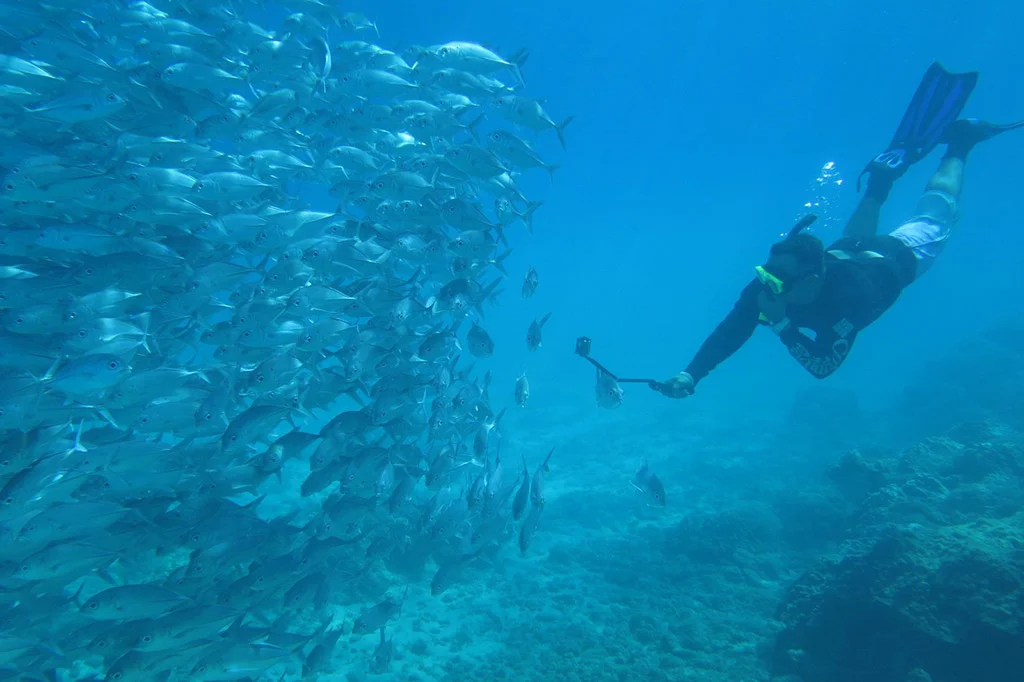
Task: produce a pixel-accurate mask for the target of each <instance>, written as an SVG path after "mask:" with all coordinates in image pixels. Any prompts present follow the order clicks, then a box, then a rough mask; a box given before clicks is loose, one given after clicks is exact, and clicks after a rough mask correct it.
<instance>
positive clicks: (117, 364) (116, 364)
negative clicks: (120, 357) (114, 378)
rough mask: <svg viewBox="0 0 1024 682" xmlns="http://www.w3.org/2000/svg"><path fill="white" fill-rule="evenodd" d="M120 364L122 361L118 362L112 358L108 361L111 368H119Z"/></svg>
mask: <svg viewBox="0 0 1024 682" xmlns="http://www.w3.org/2000/svg"><path fill="white" fill-rule="evenodd" d="M120 366H121V363H120V362H118V361H117V360H111V361H110V362H108V363H107V367H109V368H110V369H117V368H118V367H120Z"/></svg>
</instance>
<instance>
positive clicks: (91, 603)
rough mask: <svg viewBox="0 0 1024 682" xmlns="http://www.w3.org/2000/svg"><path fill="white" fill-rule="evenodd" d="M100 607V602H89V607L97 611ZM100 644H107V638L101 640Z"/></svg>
mask: <svg viewBox="0 0 1024 682" xmlns="http://www.w3.org/2000/svg"><path fill="white" fill-rule="evenodd" d="M99 607H100V605H99V603H97V602H94V601H91V602H89V608H90V609H92V610H93V611H95V610H96V609H98V608H99ZM100 646H106V640H100Z"/></svg>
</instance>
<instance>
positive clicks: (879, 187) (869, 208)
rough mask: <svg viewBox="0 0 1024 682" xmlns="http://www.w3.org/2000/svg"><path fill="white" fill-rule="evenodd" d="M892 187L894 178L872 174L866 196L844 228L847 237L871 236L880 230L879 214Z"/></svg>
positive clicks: (865, 191) (862, 198) (865, 192)
mask: <svg viewBox="0 0 1024 682" xmlns="http://www.w3.org/2000/svg"><path fill="white" fill-rule="evenodd" d="M876 178H877V179H876ZM891 189H892V180H890V179H889V178H885V177H878V176H875V175H873V176H871V179H870V180H868V187H867V189H866V190H864V196H862V197H861V199H860V203H859V204H857V208H855V209H854V210H853V215H851V216H850V220H849V221H847V223H846V227H845V228H843V234H844V235H845V236H847V237H870V236H871V235H873V234H875V233H876V232H878V216H879V214H880V213H881V212H882V204H884V203H885V200H886V198H887V197H888V196H889V190H891Z"/></svg>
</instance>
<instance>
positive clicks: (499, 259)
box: [494, 249, 512, 276]
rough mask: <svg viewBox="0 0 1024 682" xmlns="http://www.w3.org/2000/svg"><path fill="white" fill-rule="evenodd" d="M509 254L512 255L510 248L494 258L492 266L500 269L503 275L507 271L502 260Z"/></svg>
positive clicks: (506, 273)
mask: <svg viewBox="0 0 1024 682" xmlns="http://www.w3.org/2000/svg"><path fill="white" fill-rule="evenodd" d="M511 255H512V249H509V250H508V251H506V252H505V253H503V254H501V255H500V256H498V257H497V258H495V259H494V267H496V268H498V270H500V271H501V273H502V274H503V275H506V276H507V275H508V271H507V270H505V264H504V261H505V259H506V258H508V257H509V256H511Z"/></svg>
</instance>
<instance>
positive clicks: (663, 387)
mask: <svg viewBox="0 0 1024 682" xmlns="http://www.w3.org/2000/svg"><path fill="white" fill-rule="evenodd" d="M648 385H649V386H650V387H651V388H652V389H654V390H655V391H657V392H658V393H660V394H662V395H664V396H667V397H669V398H685V397H687V396H690V395H693V388H694V382H693V377H692V376H690V375H689V374H688V373H687V372H680V373H679V374H677V375H675V376H674V377H672V378H671V379H668V380H667V381H660V382H659V381H652V382H651V383H650V384H648Z"/></svg>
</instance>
